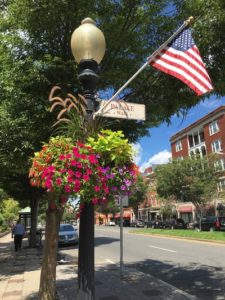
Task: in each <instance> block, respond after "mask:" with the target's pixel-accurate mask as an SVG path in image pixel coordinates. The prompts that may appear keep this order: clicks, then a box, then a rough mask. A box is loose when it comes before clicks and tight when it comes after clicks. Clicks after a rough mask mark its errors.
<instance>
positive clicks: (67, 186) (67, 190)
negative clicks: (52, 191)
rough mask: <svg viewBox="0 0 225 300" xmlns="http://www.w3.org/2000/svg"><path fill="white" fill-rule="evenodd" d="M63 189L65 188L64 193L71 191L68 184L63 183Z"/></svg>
mask: <svg viewBox="0 0 225 300" xmlns="http://www.w3.org/2000/svg"><path fill="white" fill-rule="evenodd" d="M64 190H65V192H66V193H70V192H71V189H70V186H69V185H65V187H64Z"/></svg>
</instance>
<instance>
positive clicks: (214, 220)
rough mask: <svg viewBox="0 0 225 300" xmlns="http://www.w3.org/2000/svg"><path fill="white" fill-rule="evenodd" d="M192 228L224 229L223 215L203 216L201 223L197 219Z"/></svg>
mask: <svg viewBox="0 0 225 300" xmlns="http://www.w3.org/2000/svg"><path fill="white" fill-rule="evenodd" d="M200 225H201V226H200ZM193 229H194V230H197V231H200V230H202V231H215V230H225V217H217V216H205V217H203V218H202V220H201V223H200V221H199V222H196V223H194V224H193Z"/></svg>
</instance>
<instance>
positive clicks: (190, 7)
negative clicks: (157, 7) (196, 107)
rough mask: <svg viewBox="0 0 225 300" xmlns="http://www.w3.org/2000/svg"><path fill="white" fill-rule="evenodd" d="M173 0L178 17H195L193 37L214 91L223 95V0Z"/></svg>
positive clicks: (224, 28) (224, 25)
mask: <svg viewBox="0 0 225 300" xmlns="http://www.w3.org/2000/svg"><path fill="white" fill-rule="evenodd" d="M174 2H175V3H176V5H177V9H178V14H180V18H186V16H194V17H195V19H196V23H194V24H193V33H194V38H195V40H196V43H197V45H198V48H199V50H200V53H201V55H202V57H203V60H204V62H205V64H206V66H207V70H208V71H209V74H210V76H211V79H212V82H213V85H214V89H215V93H216V94H217V95H222V96H224V95H225V84H224V80H223V78H224V77H225V68H224V49H225V41H224V38H223V36H224V34H225V4H224V0H189V1H180V0H177V1H174Z"/></svg>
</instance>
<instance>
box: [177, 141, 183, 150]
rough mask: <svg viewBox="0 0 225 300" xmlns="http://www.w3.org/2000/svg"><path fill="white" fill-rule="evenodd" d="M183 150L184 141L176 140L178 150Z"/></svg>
mask: <svg viewBox="0 0 225 300" xmlns="http://www.w3.org/2000/svg"><path fill="white" fill-rule="evenodd" d="M181 150H182V143H181V140H179V141H177V142H176V152H178V151H181Z"/></svg>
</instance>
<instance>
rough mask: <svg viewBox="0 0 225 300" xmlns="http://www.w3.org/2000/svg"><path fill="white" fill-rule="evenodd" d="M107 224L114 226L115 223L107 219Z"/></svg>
mask: <svg viewBox="0 0 225 300" xmlns="http://www.w3.org/2000/svg"><path fill="white" fill-rule="evenodd" d="M107 225H108V226H116V223H115V221H109V222H108V223H107Z"/></svg>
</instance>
